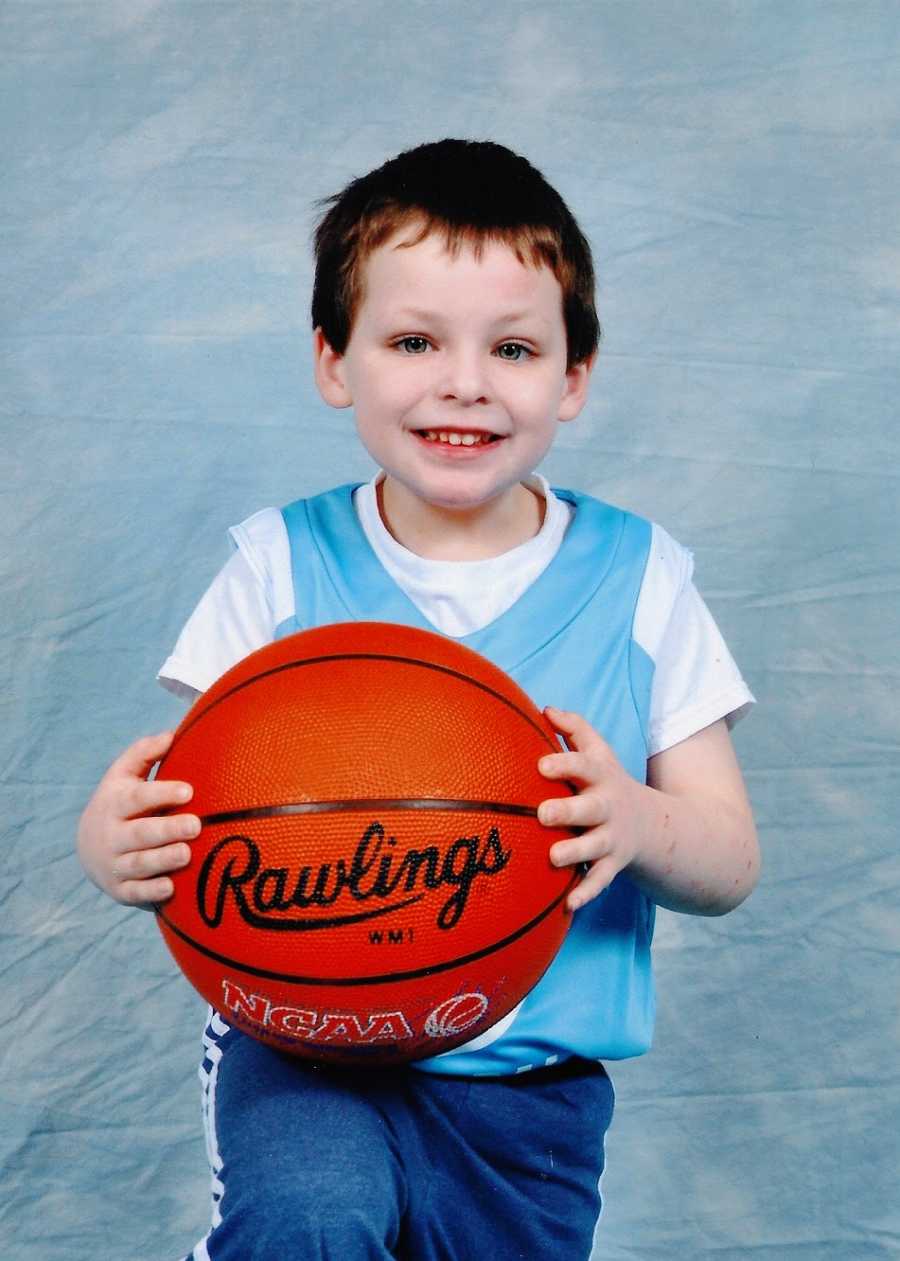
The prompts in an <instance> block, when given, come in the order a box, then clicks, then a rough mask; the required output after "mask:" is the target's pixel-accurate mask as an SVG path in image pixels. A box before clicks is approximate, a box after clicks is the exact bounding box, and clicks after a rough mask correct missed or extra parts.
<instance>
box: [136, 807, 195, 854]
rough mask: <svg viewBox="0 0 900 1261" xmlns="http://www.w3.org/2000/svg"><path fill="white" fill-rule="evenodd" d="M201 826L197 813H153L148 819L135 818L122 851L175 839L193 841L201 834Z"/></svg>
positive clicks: (153, 845)
mask: <svg viewBox="0 0 900 1261" xmlns="http://www.w3.org/2000/svg"><path fill="white" fill-rule="evenodd" d="M200 826H201V825H200V820H199V819H198V818H197V816H196V815H195V814H166V815H151V817H150V818H148V819H134V820H133V821H132V823H131V824H130V825H129V827H128V830H127V833H126V837H127V840H126V844H125V845H124V846H123V848H122V852H123V853H125V852H126V851H130V850H133V849H153V848H155V847H156V846H159V845H166V844H169V843H170V842H173V841H192V840H194V839H195V837H198V836H199V835H200Z"/></svg>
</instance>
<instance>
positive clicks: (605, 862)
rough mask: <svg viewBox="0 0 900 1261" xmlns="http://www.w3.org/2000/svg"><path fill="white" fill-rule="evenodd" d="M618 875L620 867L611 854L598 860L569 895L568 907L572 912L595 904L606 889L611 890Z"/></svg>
mask: <svg viewBox="0 0 900 1261" xmlns="http://www.w3.org/2000/svg"><path fill="white" fill-rule="evenodd" d="M618 874H619V867H618V865H617V863H616V860H615V859H614V858H613V856H612V855H611V854H609V855H607V856H606V857H605V858H600V859H598V860H597V862H595V863H594V864H593V865H592V866H591V868H590V870H589V871H588V873H587V875H586V876H585V877H584V879H583V880H582V881H581V883H580V884H579V885H578V886H577V887H576V888H574V889H573V890H572V892H571V893H570V894H569V896H568V898H567V899H566V906H567V907H568V908H569V910H570V911H577V910H578V909H579V908H580V907H582V906H586V905H587V904H588V902H593V900H594V898H596V897H598V896H599V895H600V894H601V893H602V892H603V890H604V889H607V888H609V886H610V885H611V884H612V882H613V880H615V878H616V876H617V875H618Z"/></svg>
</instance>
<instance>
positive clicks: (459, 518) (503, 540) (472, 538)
mask: <svg viewBox="0 0 900 1261" xmlns="http://www.w3.org/2000/svg"><path fill="white" fill-rule="evenodd" d="M377 495H378V510H379V512H380V513H381V519H382V521H383V522H384V525H385V527H386V529H387V530H388V532H389V533H390V534H391V535H392V536H393V537H394V538H395V539H396V540H397V542H398V543H400V544H401V545H402V546H403V547H405V548H406V549H407V550H408V551H410V552H415V553H416V555H417V556H422V557H424V558H425V559H426V560H488V559H489V558H490V557H492V556H501V555H502V554H503V553H504V552H509V551H512V549H513V548H514V547H518V546H519V545H520V544H522V543H526V542H527V541H528V539H530V538H534V536H535V535H536V534H537V533H538V531H539V530H540V528H541V526H542V525H543V521H544V509H545V507H546V504H545V501H544V498H543V496H542V495H540V494H538V493H537V492H536V491H533V490H529V488H528V487H527V486H524V485H522V484H521V483H519V484H517V485H516V486H512V487H510V489H509V490H507V491H505V492H504V493H503V494H502V495H498V496H497V497H496V498H495V499H492V500H490V501H488V502H487V503H485V504H479V505H478V506H477V507H475V508H448V507H444V506H443V505H440V504H430V503H426V502H424V501H423V500H421V499H419V498H418V496H415V495H412V494H410V492H409V491H408V490H406V488H405V487H403V486H400V485H398V483H397V482H395V481H394V480H393V479H392V478H390V477H385V478H383V479H382V481H380V482H379V483H378V486H377Z"/></svg>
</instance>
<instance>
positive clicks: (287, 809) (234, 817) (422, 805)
mask: <svg viewBox="0 0 900 1261" xmlns="http://www.w3.org/2000/svg"><path fill="white" fill-rule="evenodd" d="M355 810H359V811H361V812H362V813H364V814H368V813H371V812H372V811H373V810H433V811H435V812H438V813H440V812H442V811H443V812H444V813H446V814H468V813H469V812H470V811H482V812H483V813H485V814H514V815H520V816H522V817H524V818H529V819H536V818H537V808H536V807H535V806H521V805H514V804H513V803H512V802H505V801H471V800H468V799H466V798H452V799H451V798H444V797H346V798H342V799H340V800H336V801H287V802H283V803H281V804H280V805H275V806H246V807H242V808H241V809H238V810H220V811H217V812H216V813H214V814H205V815H202V816H201V819H200V822H201V823H202V825H203V826H204V827H212V826H214V825H215V824H219V823H243V822H246V821H247V820H248V819H272V818H277V817H278V816H281V815H286V816H290V815H298V814H346V813H349V812H352V811H355Z"/></svg>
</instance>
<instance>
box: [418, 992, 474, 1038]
mask: <svg viewBox="0 0 900 1261" xmlns="http://www.w3.org/2000/svg"><path fill="white" fill-rule="evenodd" d="M487 1009H488V1000H487V999H486V998H485V996H484V995H483V994H457V995H456V997H455V998H448V999H447V1000H446V1001H445V1002H443V1003H441V1005H440V1006H439V1007H435V1009H434V1011H433V1012H432V1013H431V1015H430V1016H429V1017H428V1019H427V1020H426V1021H425V1032H426V1034H427V1035H428V1036H429V1037H430V1038H452V1037H454V1036H455V1035H456V1034H457V1033H462V1032H463V1030H464V1029H468V1028H469V1027H470V1026H471V1025H474V1024H475V1022H476V1021H477V1020H480V1019H481V1017H482V1016H483V1015H484V1013H485V1012H486V1011H487Z"/></svg>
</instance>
